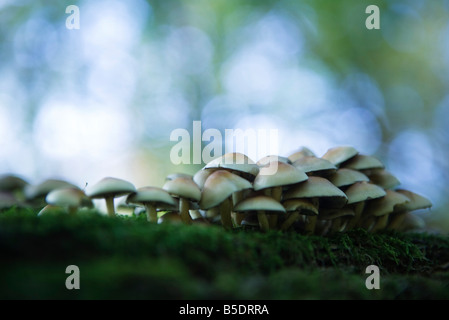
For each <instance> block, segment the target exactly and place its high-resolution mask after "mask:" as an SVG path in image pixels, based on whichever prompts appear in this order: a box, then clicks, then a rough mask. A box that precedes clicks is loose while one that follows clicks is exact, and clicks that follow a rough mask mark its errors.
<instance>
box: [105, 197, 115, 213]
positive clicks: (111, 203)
mask: <svg viewBox="0 0 449 320" xmlns="http://www.w3.org/2000/svg"><path fill="white" fill-rule="evenodd" d="M105 200H106V209H107V212H108V215H109V216H110V217H115V207H114V197H113V196H112V197H111V196H109V197H106V198H105Z"/></svg>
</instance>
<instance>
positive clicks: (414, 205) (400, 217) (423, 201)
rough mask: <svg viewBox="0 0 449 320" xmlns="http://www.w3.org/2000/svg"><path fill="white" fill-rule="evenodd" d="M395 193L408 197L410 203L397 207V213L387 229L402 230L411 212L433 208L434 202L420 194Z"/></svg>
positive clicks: (409, 192) (399, 191) (390, 220)
mask: <svg viewBox="0 0 449 320" xmlns="http://www.w3.org/2000/svg"><path fill="white" fill-rule="evenodd" d="M395 191H396V192H398V193H400V194H402V195H404V196H406V197H407V198H408V199H409V202H406V203H404V204H401V205H398V206H397V211H396V212H394V213H392V214H391V216H390V219H389V221H388V225H387V229H390V230H401V225H402V223H403V221H404V219H405V218H406V216H407V214H408V213H409V212H412V211H416V210H421V209H428V208H431V207H432V202H430V200H429V199H427V198H426V197H424V196H422V195H420V194H417V193H415V192H412V191H409V190H405V189H397V190H395Z"/></svg>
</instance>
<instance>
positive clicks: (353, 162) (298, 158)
mask: <svg viewBox="0 0 449 320" xmlns="http://www.w3.org/2000/svg"><path fill="white" fill-rule="evenodd" d="M8 181H9V182H8ZM8 184H9V185H8ZM399 184H400V183H399V181H398V179H397V178H396V177H394V176H393V175H392V174H391V173H390V172H388V171H387V170H386V169H385V166H384V165H383V164H382V163H381V162H380V161H379V160H378V159H376V158H375V157H372V156H368V155H363V154H360V153H359V152H358V151H357V150H356V149H355V148H353V147H349V146H339V147H335V148H332V149H329V150H328V151H327V152H326V153H325V154H324V155H323V156H322V157H318V156H316V155H315V154H314V153H313V152H312V151H310V150H309V149H307V148H301V149H300V150H299V151H297V152H295V153H293V154H291V155H290V156H288V157H282V156H276V155H272V156H267V157H264V158H262V159H259V161H257V162H254V161H253V160H251V159H250V158H249V157H247V156H246V155H244V154H241V153H228V154H225V155H223V156H222V157H219V158H217V159H215V160H213V161H211V162H209V163H208V164H206V165H205V166H204V168H202V169H201V170H199V171H198V172H197V173H195V174H194V175H189V174H183V173H178V174H171V175H169V176H167V177H166V182H165V184H164V185H163V186H162V187H161V188H160V187H154V186H146V187H141V188H137V189H136V188H135V186H134V185H133V184H132V183H130V182H128V181H124V180H122V179H117V178H112V177H107V178H104V179H102V180H101V181H99V182H98V183H97V184H95V185H93V186H91V187H89V188H88V190H87V191H86V192H84V191H83V190H81V189H80V188H78V187H76V186H74V185H72V184H69V183H67V182H64V181H60V180H47V181H45V182H43V183H42V184H40V185H37V186H32V185H29V184H27V183H26V182H25V181H23V180H22V181H20V179H19V178H17V177H13V176H8V177H4V178H3V179H1V180H0V205H1V204H2V203H3V204H7V205H11V204H12V203H14V199H16V200H17V199H22V198H23V199H25V201H28V202H30V201H31V202H33V201H34V202H35V203H42V201H44V202H45V204H46V206H45V207H44V208H43V209H42V210H41V211H40V213H39V214H45V213H46V212H49V211H51V210H53V209H55V208H61V207H65V208H67V211H68V212H69V213H71V214H76V212H77V210H78V209H79V208H82V207H93V202H92V200H93V199H98V198H104V199H105V202H106V208H107V212H108V214H109V215H110V216H115V215H116V209H117V208H118V207H121V206H124V207H128V208H129V207H130V208H132V210H135V209H134V207H139V208H142V209H141V210H143V211H144V212H145V214H146V217H147V220H148V221H149V222H150V223H166V222H180V223H185V224H196V223H201V224H206V225H207V224H216V225H222V226H223V227H224V228H226V229H232V228H239V227H242V228H253V229H259V230H261V231H268V230H273V229H274V230H281V231H287V230H294V231H296V232H300V233H304V234H318V235H326V234H329V233H333V232H343V231H347V230H351V229H353V228H359V227H361V228H364V229H366V230H368V231H371V232H376V231H379V230H383V229H394V230H401V231H404V230H409V229H416V228H422V227H424V222H423V220H422V219H420V218H419V217H418V216H417V215H415V214H414V213H413V211H415V210H419V209H425V208H429V207H431V203H430V201H429V200H428V199H426V198H424V197H423V196H421V195H418V194H416V193H414V192H411V191H408V190H404V189H399V188H398V186H399ZM13 186H15V187H13ZM116 197H122V199H124V203H122V204H120V205H119V206H117V208H116V204H115V203H114V198H116Z"/></svg>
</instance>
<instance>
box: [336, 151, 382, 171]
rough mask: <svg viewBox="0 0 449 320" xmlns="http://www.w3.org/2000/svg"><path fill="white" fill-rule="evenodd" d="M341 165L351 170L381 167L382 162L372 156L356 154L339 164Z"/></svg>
mask: <svg viewBox="0 0 449 320" xmlns="http://www.w3.org/2000/svg"><path fill="white" fill-rule="evenodd" d="M341 167H343V168H348V169H353V170H367V169H383V168H384V167H385V166H384V164H383V163H382V162H381V161H380V160H379V159H377V158H375V157H373V156H367V155H363V154H358V155H356V156H354V157H352V158H351V159H349V160H348V161H346V162H344V163H342V164H341Z"/></svg>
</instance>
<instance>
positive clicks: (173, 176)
mask: <svg viewBox="0 0 449 320" xmlns="http://www.w3.org/2000/svg"><path fill="white" fill-rule="evenodd" d="M176 178H190V179H193V176H192V175H191V174H188V173H180V172H175V173H170V174H169V175H167V176H166V177H165V180H175V179H176Z"/></svg>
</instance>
